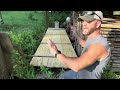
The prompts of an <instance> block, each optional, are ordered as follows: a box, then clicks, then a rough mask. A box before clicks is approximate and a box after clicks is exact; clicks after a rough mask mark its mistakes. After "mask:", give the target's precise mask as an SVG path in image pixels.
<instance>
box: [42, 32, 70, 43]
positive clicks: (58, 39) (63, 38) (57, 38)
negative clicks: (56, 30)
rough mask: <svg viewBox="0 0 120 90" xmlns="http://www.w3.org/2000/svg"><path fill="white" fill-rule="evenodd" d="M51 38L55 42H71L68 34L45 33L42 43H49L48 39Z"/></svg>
mask: <svg viewBox="0 0 120 90" xmlns="http://www.w3.org/2000/svg"><path fill="white" fill-rule="evenodd" d="M48 39H51V40H52V41H54V43H66V44H71V42H70V40H69V37H68V36H67V35H58V34H57V35H47V34H46V35H45V36H44V37H43V39H42V41H41V43H47V40H48Z"/></svg>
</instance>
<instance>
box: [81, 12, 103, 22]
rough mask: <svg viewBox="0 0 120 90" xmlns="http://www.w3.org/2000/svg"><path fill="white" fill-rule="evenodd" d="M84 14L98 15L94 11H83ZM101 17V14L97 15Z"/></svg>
mask: <svg viewBox="0 0 120 90" xmlns="http://www.w3.org/2000/svg"><path fill="white" fill-rule="evenodd" d="M82 15H97V14H96V13H95V12H94V11H84V12H83V13H82ZM97 16H98V17H99V18H100V20H101V17H100V16H99V15H97Z"/></svg>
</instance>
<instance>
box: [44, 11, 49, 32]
mask: <svg viewBox="0 0 120 90" xmlns="http://www.w3.org/2000/svg"><path fill="white" fill-rule="evenodd" d="M45 24H46V25H45V27H46V30H47V28H48V27H49V11H45Z"/></svg>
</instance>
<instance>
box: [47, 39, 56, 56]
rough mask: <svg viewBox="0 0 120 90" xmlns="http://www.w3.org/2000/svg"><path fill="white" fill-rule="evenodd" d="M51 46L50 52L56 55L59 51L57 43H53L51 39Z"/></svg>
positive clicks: (49, 42)
mask: <svg viewBox="0 0 120 90" xmlns="http://www.w3.org/2000/svg"><path fill="white" fill-rule="evenodd" d="M47 43H48V45H49V47H50V52H51V53H52V54H53V55H55V54H56V52H57V46H56V45H55V43H53V42H52V41H51V40H50V39H49V40H48V41H47Z"/></svg>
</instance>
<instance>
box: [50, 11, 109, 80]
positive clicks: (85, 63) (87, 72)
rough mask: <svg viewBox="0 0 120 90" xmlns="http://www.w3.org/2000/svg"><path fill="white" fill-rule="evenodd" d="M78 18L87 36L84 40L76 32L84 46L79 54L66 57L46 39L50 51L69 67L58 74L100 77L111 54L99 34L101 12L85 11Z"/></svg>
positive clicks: (73, 77)
mask: <svg viewBox="0 0 120 90" xmlns="http://www.w3.org/2000/svg"><path fill="white" fill-rule="evenodd" d="M80 18H81V19H82V20H83V22H82V32H83V34H84V35H86V36H87V40H86V41H85V40H83V39H82V38H81V37H80V36H79V35H77V33H76V36H77V38H78V39H79V41H80V44H81V46H82V47H84V48H83V50H82V54H81V56H80V57H75V58H71V57H67V56H65V55H64V54H62V52H60V51H59V50H58V49H57V47H56V45H55V44H54V43H53V42H52V41H51V40H48V44H49V47H50V51H51V53H52V54H54V55H56V57H57V58H58V60H60V61H61V62H62V63H63V64H64V65H66V66H67V67H68V68H70V69H71V70H69V71H66V72H65V73H64V75H63V76H60V78H61V79H100V78H101V75H102V73H103V69H104V68H105V66H106V64H107V63H108V61H109V60H110V56H111V53H110V47H109V44H108V42H107V40H106V39H105V38H104V37H102V36H101V34H100V27H101V22H102V20H103V13H102V12H101V11H87V12H85V13H84V15H83V16H80Z"/></svg>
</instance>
